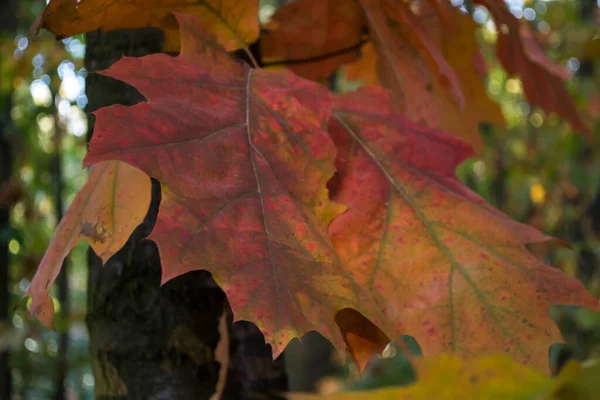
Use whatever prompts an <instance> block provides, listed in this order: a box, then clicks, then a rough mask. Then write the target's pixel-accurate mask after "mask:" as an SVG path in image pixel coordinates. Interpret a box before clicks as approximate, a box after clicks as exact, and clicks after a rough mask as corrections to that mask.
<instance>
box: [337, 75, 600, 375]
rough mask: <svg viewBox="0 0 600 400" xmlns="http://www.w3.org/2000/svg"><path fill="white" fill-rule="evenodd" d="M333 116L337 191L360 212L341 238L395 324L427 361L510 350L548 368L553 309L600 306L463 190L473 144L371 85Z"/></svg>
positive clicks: (536, 236)
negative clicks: (420, 119) (395, 107)
mask: <svg viewBox="0 0 600 400" xmlns="http://www.w3.org/2000/svg"><path fill="white" fill-rule="evenodd" d="M334 110H335V111H334V115H335V117H334V118H332V122H331V124H330V134H331V135H332V137H333V139H334V141H335V143H336V145H337V147H338V152H339V153H338V157H337V161H336V167H337V169H338V174H337V175H336V177H335V178H334V180H333V181H332V182H331V183H330V186H329V187H330V190H331V191H332V196H333V197H332V198H333V200H334V201H336V202H338V203H342V204H345V205H346V206H348V207H349V210H347V211H346V212H345V213H344V214H342V215H340V216H339V217H337V218H336V219H335V220H334V221H333V222H332V223H331V225H330V226H329V233H330V237H331V239H332V242H333V244H334V246H335V248H336V250H337V252H338V254H339V256H340V258H341V259H342V261H343V262H344V263H346V265H347V267H348V269H349V270H350V271H351V272H352V274H353V275H354V278H355V280H356V281H357V282H358V283H359V284H360V285H361V286H362V287H363V288H366V289H368V290H369V291H370V292H371V294H372V295H373V297H375V298H376V299H381V301H382V302H385V304H386V310H385V312H386V316H387V319H388V320H390V321H395V322H396V329H397V330H398V331H404V333H405V334H407V335H412V336H414V337H415V339H416V340H417V341H418V342H419V344H420V345H421V346H422V348H423V351H424V353H425V354H426V355H430V354H439V353H441V352H444V351H455V352H460V353H461V354H465V355H469V356H471V355H479V354H487V353H489V352H506V353H508V354H510V355H511V356H512V357H514V358H515V359H516V360H518V361H520V362H523V363H530V364H532V365H534V366H536V367H538V368H543V367H544V366H546V365H547V351H548V350H547V349H548V346H550V345H551V344H552V343H554V342H557V341H560V340H561V336H560V332H559V331H558V329H557V328H556V327H555V325H554V323H553V322H552V320H551V319H550V317H549V316H548V309H549V307H550V306H552V305H553V304H557V303H558V304H578V305H583V306H588V307H598V306H597V304H598V301H597V300H596V299H595V298H594V297H593V296H592V295H591V294H589V293H588V292H587V291H586V290H585V289H584V288H583V286H582V285H581V283H580V282H579V281H577V280H576V279H574V278H570V277H568V276H566V275H564V274H563V273H562V272H560V271H558V270H555V269H553V268H551V267H548V266H546V265H544V264H542V263H541V262H540V261H539V260H537V259H536V258H535V257H533V256H532V255H531V254H530V253H529V252H528V250H527V249H526V247H525V244H526V243H531V242H541V241H546V240H549V239H550V238H548V237H547V236H545V235H543V234H542V233H540V232H538V231H537V230H535V229H534V228H532V227H529V226H526V225H522V224H520V223H518V222H516V221H513V220H511V219H510V218H509V217H507V216H506V215H504V214H502V213H500V212H499V211H497V210H495V209H494V208H492V207H491V206H490V205H489V204H487V203H486V202H485V201H484V200H483V199H482V198H480V197H479V196H477V195H476V194H475V193H473V192H472V191H470V190H469V189H468V188H467V187H466V186H464V185H463V184H462V183H461V182H460V181H459V180H458V178H456V176H455V175H454V171H455V168H456V166H457V165H458V164H460V163H461V162H462V161H463V160H464V159H465V158H467V157H470V156H472V155H473V153H472V150H471V147H470V146H469V145H468V144H467V143H466V142H464V141H463V140H461V139H459V138H456V137H454V136H452V135H451V134H449V133H445V132H442V131H437V130H432V129H428V128H424V127H423V126H420V125H418V124H414V123H412V122H410V121H407V120H404V119H401V118H399V117H397V116H396V115H395V114H394V113H393V111H392V110H391V108H390V107H389V93H388V92H387V91H384V90H382V89H379V88H366V87H363V88H361V89H359V90H358V91H357V92H352V93H348V94H346V95H344V96H340V97H338V102H337V105H336V107H335V109H334ZM384 299H385V300H384Z"/></svg>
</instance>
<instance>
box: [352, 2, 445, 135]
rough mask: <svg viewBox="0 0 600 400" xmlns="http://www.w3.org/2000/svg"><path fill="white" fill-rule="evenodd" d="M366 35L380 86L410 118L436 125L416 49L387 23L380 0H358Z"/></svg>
mask: <svg viewBox="0 0 600 400" xmlns="http://www.w3.org/2000/svg"><path fill="white" fill-rule="evenodd" d="M360 3H361V5H362V7H363V10H364V12H365V15H366V17H367V21H368V23H369V29H370V32H369V36H370V38H371V41H372V42H373V44H374V46H375V50H376V52H377V59H378V62H377V71H378V75H379V79H380V81H381V83H382V85H383V86H385V87H387V88H389V89H391V90H392V94H393V98H392V101H393V104H394V107H395V108H396V109H397V110H399V111H400V112H401V113H402V114H403V115H404V116H406V117H407V118H409V119H411V120H412V121H417V122H422V123H424V124H427V125H429V126H438V123H439V122H438V121H439V115H438V110H437V106H436V104H435V99H434V98H433V96H432V94H431V92H430V90H429V87H430V86H431V84H432V83H431V76H430V75H429V71H428V70H427V68H426V65H425V61H424V60H423V59H422V57H421V55H420V54H419V51H418V50H417V49H416V48H414V47H413V46H410V45H409V43H408V39H407V38H406V37H405V35H404V34H403V33H402V32H401V31H400V30H399V29H398V27H393V26H391V25H390V24H389V20H388V18H387V15H386V11H385V10H384V8H383V6H382V4H381V1H380V0H360Z"/></svg>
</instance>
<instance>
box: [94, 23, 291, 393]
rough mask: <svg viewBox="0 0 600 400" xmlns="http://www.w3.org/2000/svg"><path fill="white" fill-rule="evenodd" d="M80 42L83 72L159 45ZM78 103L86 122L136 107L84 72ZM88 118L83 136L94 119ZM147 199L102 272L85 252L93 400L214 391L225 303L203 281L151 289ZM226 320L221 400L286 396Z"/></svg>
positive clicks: (153, 34)
mask: <svg viewBox="0 0 600 400" xmlns="http://www.w3.org/2000/svg"><path fill="white" fill-rule="evenodd" d="M86 40H87V55H86V68H87V69H88V70H89V71H90V72H91V71H95V70H100V69H105V68H107V67H108V66H109V65H110V64H112V63H114V62H115V61H117V60H118V59H119V58H120V57H121V56H122V55H128V56H142V55H145V54H149V53H153V52H158V51H160V49H161V43H162V35H161V33H160V32H158V31H156V30H152V29H144V30H132V31H116V32H109V33H99V32H94V33H90V34H88V35H87V39H86ZM140 73H144V71H140ZM87 95H88V100H89V102H88V108H87V110H86V111H88V112H92V111H94V110H97V109H98V108H100V107H103V106H107V105H110V104H115V103H120V104H124V105H133V104H135V103H137V102H140V101H143V100H144V99H143V97H142V96H141V95H140V94H139V93H138V92H137V91H136V90H135V89H133V88H132V87H130V86H128V85H126V84H124V83H122V82H118V81H115V80H112V79H110V78H107V77H104V76H102V75H98V74H94V73H92V72H91V73H90V74H89V76H88V79H87ZM89 117H90V126H93V118H94V117H93V116H92V115H90V116H89ZM92 131H93V129H92ZM120 134H122V135H127V134H128V133H127V132H120ZM152 190H153V192H152V203H151V206H150V210H149V212H148V215H147V216H146V219H145V221H144V223H143V224H142V225H140V226H139V227H138V228H137V229H136V230H135V232H134V233H133V234H132V235H131V237H130V239H129V241H128V243H127V244H126V245H125V246H124V248H123V249H122V250H120V251H119V252H118V253H117V254H116V255H115V256H113V257H112V258H111V259H110V260H109V261H108V262H107V263H106V265H105V266H102V265H101V261H100V260H99V258H98V257H97V256H95V255H94V254H93V252H92V251H91V250H90V255H89V264H90V268H89V283H88V316H87V325H88V329H89V332H90V352H91V359H92V366H93V370H94V376H95V379H96V398H97V399H99V400H102V399H104V400H107V399H140V400H141V399H143V400H151V399H161V400H162V399H169V400H170V399H185V400H187V399H208V398H209V397H210V396H211V395H212V393H213V392H214V390H215V384H216V382H217V377H218V373H219V363H218V362H217V361H215V359H214V349H215V347H216V345H217V343H218V341H219V333H218V329H217V326H218V320H219V318H220V316H221V314H222V310H223V307H228V306H227V303H226V299H225V295H224V293H223V292H222V291H221V289H220V288H219V287H218V286H217V285H216V284H215V283H214V281H213V280H212V277H211V276H210V274H209V273H207V272H206V271H195V272H191V273H188V274H185V275H183V276H180V277H177V278H175V279H173V280H171V281H169V282H167V283H166V284H165V285H164V286H162V287H160V268H161V266H160V260H159V256H158V250H157V247H156V245H155V243H153V242H152V241H149V240H146V239H145V237H147V236H148V234H149V233H150V231H151V229H152V227H153V225H154V223H155V221H156V216H157V212H158V208H159V204H160V186H159V184H158V183H157V182H156V181H154V180H153V187H152ZM231 319H232V317H231V313H229V328H230V336H231V338H232V340H231V346H230V351H231V353H232V359H231V361H230V368H229V371H228V379H227V385H226V389H225V394H224V396H223V398H224V399H236V400H237V399H240V400H243V399H254V398H275V396H274V395H270V394H268V393H269V392H271V391H284V390H286V376H285V372H284V370H283V363H282V360H278V361H277V362H275V363H274V362H272V361H271V352H270V349H269V348H268V347H267V346H265V343H264V339H263V338H262V335H260V333H259V332H258V330H257V329H256V327H255V326H254V325H252V324H249V323H236V324H233V326H232V324H231Z"/></svg>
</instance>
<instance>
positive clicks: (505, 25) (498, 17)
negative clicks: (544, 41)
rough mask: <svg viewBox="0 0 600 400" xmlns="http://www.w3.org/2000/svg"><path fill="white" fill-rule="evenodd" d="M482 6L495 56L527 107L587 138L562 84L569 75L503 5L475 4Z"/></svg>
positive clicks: (486, 0)
mask: <svg viewBox="0 0 600 400" xmlns="http://www.w3.org/2000/svg"><path fill="white" fill-rule="evenodd" d="M475 1H476V2H477V3H479V4H481V5H484V6H486V7H487V8H488V9H489V10H490V13H491V14H492V16H493V17H494V21H495V23H496V26H497V29H498V43H497V46H496V53H497V55H498V58H499V59H500V62H501V63H502V65H503V66H504V68H505V69H506V72H508V73H509V74H510V75H519V77H520V78H521V82H522V83H523V89H524V91H525V95H526V96H527V99H528V100H529V102H530V103H531V104H534V105H537V106H540V107H541V108H543V109H544V110H545V111H546V112H555V113H557V114H558V115H559V116H561V117H562V118H564V119H566V120H567V121H569V122H570V124H571V126H572V127H573V129H575V130H578V131H581V132H582V133H584V134H586V135H587V136H588V137H591V133H590V130H589V127H588V126H586V125H585V123H584V122H583V121H582V120H581V117H580V116H579V112H578V111H577V108H576V107H575V104H574V103H573V99H572V98H571V96H570V94H569V92H568V91H567V90H566V88H565V86H564V85H563V83H562V80H564V79H567V78H568V77H569V74H568V73H567V72H566V71H565V70H564V69H562V68H560V67H559V66H558V65H556V64H555V63H554V62H553V61H552V60H550V59H549V58H548V56H547V55H546V54H545V53H544V50H543V48H542V46H541V45H540V44H539V43H538V42H537V40H536V39H535V38H534V37H533V35H532V33H531V30H530V29H529V27H528V26H527V25H525V24H521V22H520V21H519V20H518V19H517V18H515V16H513V15H512V13H511V12H510V11H509V9H508V7H507V6H506V4H505V2H504V1H498V0H475Z"/></svg>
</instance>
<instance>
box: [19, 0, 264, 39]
mask: <svg viewBox="0 0 600 400" xmlns="http://www.w3.org/2000/svg"><path fill="white" fill-rule="evenodd" d="M258 5H259V1H258V0H243V1H239V0H192V1H190V0H144V1H141V0H83V1H81V0H51V1H50V2H49V3H48V5H47V6H46V8H45V9H44V11H42V13H41V14H40V15H39V16H38V18H37V20H36V21H35V23H34V24H33V25H32V27H31V29H30V30H31V31H32V32H38V31H39V30H40V29H42V28H45V29H48V30H49V31H50V32H52V33H53V34H54V35H56V36H57V37H59V38H63V37H69V36H73V35H76V34H79V33H84V32H91V31H94V30H96V29H102V30H104V31H111V30H116V29H135V28H145V27H153V28H160V29H162V30H163V31H164V32H165V42H164V49H165V51H177V50H179V42H180V41H179V30H178V26H177V21H176V20H175V18H174V17H173V14H172V12H173V11H178V12H184V13H188V14H194V15H197V16H198V17H199V18H201V19H202V24H203V26H204V29H205V30H207V31H208V32H210V33H211V34H213V35H214V36H215V37H216V39H217V40H218V41H219V43H221V45H223V47H225V49H227V50H228V51H233V50H236V49H239V48H243V47H244V46H246V44H248V43H252V42H254V41H255V40H256V39H258V33H259V29H258Z"/></svg>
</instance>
